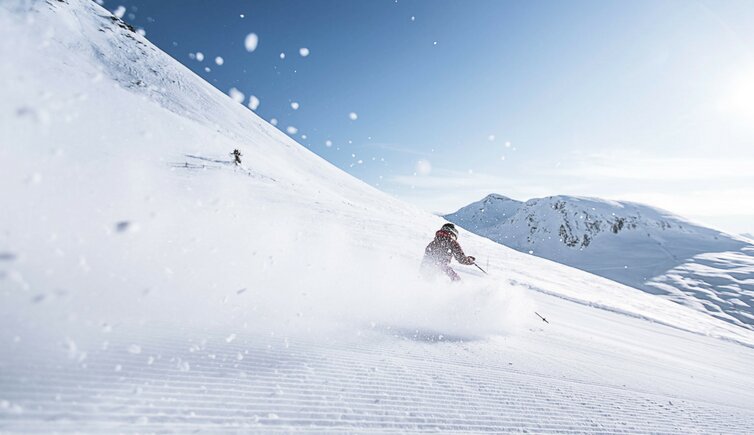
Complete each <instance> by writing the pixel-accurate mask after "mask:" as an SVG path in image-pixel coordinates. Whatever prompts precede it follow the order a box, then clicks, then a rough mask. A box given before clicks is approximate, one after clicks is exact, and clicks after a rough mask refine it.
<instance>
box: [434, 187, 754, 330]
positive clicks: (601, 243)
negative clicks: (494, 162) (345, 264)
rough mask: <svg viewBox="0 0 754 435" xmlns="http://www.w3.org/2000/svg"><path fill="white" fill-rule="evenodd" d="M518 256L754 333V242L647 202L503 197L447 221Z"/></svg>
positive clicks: (489, 199) (474, 205)
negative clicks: (637, 291)
mask: <svg viewBox="0 0 754 435" xmlns="http://www.w3.org/2000/svg"><path fill="white" fill-rule="evenodd" d="M445 218H446V219H448V220H450V221H451V222H455V223H457V224H458V225H460V226H462V227H464V228H466V229H468V230H469V231H472V232H474V233H475V234H478V235H480V236H483V237H487V238H489V239H491V240H494V241H496V242H498V243H502V244H503V245H505V246H508V247H511V248H513V249H516V250H518V251H521V252H533V253H534V255H537V256H539V257H542V258H547V259H549V260H553V261H557V262H558V263H562V264H566V265H568V266H572V267H577V268H579V269H581V270H586V271H587V272H591V273H594V274H596V275H599V276H603V277H605V278H609V279H612V280H615V281H618V282H620V283H622V284H626V285H628V286H630V287H634V288H638V289H641V290H644V291H646V292H648V293H651V294H656V295H660V296H662V297H665V298H666V299H668V300H671V301H673V302H677V303H679V304H683V305H686V306H688V307H691V308H694V309H696V310H699V311H700V312H704V313H709V314H710V315H712V316H715V317H717V318H719V319H721V320H725V321H726V322H730V323H732V324H734V325H738V326H742V327H745V328H749V329H754V244H752V243H751V241H749V240H748V239H746V238H744V237H741V236H736V235H731V234H726V233H724V232H721V231H718V230H714V229H712V228H706V227H704V226H701V225H698V224H694V223H692V222H689V221H688V220H686V219H683V218H681V217H679V216H675V215H673V214H672V213H669V212H666V211H664V210H660V209H657V208H654V207H650V206H647V205H643V204H637V203H631V202H624V201H607V200H603V199H599V198H581V197H573V196H563V195H559V196H549V197H546V198H536V199H530V200H529V201H526V202H525V203H523V202H520V201H516V200H513V199H510V198H506V197H504V196H501V195H496V194H492V195H488V196H487V197H486V198H484V199H482V200H480V201H477V202H474V203H472V204H469V205H468V206H465V207H463V208H461V209H460V210H458V211H457V212H455V213H453V214H449V215H447V216H445Z"/></svg>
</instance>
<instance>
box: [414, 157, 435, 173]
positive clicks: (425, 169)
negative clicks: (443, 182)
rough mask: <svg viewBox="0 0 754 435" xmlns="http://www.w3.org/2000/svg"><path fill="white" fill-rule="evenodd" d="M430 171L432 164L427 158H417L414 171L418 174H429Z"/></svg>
mask: <svg viewBox="0 0 754 435" xmlns="http://www.w3.org/2000/svg"><path fill="white" fill-rule="evenodd" d="M430 172H432V164H431V163H429V161H428V160H424V159H422V160H419V161H418V162H416V173H417V174H419V175H429V173H430Z"/></svg>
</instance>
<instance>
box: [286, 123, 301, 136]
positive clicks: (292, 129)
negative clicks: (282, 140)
mask: <svg viewBox="0 0 754 435" xmlns="http://www.w3.org/2000/svg"><path fill="white" fill-rule="evenodd" d="M285 131H287V132H288V134H296V133H298V129H297V128H296V127H294V126H292V125H289V126H288V127H286V129H285Z"/></svg>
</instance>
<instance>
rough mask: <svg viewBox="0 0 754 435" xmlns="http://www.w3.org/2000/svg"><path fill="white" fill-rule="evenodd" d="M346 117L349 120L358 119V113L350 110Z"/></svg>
mask: <svg viewBox="0 0 754 435" xmlns="http://www.w3.org/2000/svg"><path fill="white" fill-rule="evenodd" d="M348 118H350V119H351V121H356V120H357V119H359V115H358V114H357V113H356V112H351V113H349V114H348Z"/></svg>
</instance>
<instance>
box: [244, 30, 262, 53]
mask: <svg viewBox="0 0 754 435" xmlns="http://www.w3.org/2000/svg"><path fill="white" fill-rule="evenodd" d="M257 44H259V37H258V36H257V34H256V33H249V34H248V35H246V39H245V40H244V42H243V45H244V46H245V47H246V51H248V52H249V53H251V52H253V51H254V50H256V49H257Z"/></svg>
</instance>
